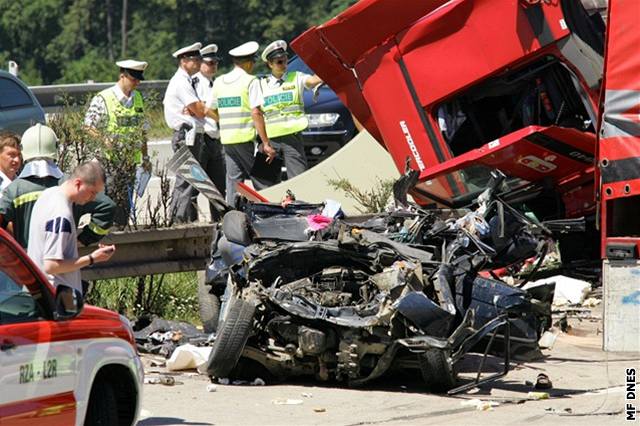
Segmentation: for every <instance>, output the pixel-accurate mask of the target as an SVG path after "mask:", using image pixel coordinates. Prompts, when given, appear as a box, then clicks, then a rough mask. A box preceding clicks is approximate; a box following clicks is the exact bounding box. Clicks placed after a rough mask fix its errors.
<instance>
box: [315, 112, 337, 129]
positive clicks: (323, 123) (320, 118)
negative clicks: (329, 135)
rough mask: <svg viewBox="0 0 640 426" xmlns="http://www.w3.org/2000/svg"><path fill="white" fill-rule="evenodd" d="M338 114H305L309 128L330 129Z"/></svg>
mask: <svg viewBox="0 0 640 426" xmlns="http://www.w3.org/2000/svg"><path fill="white" fill-rule="evenodd" d="M338 118H340V114H338V113H337V112H327V113H324V114H307V119H308V120H309V127H331V126H333V125H334V124H336V122H337V121H338Z"/></svg>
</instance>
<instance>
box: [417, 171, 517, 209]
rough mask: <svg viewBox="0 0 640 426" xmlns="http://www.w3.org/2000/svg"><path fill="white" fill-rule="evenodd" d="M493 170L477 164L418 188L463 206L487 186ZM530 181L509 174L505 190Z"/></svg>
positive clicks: (440, 198) (447, 201) (427, 193)
mask: <svg viewBox="0 0 640 426" xmlns="http://www.w3.org/2000/svg"><path fill="white" fill-rule="evenodd" d="M491 170H493V169H492V168H490V167H487V166H484V165H481V164H476V165H473V166H469V167H465V168H462V169H459V170H456V171H452V172H450V173H446V174H443V175H441V176H439V177H437V178H435V179H430V180H427V181H426V182H424V184H422V185H419V186H418V187H417V188H418V190H419V192H420V193H422V195H424V196H427V197H430V198H433V199H434V200H443V201H445V202H446V204H450V205H453V206H462V205H465V204H468V203H470V202H472V201H473V200H474V199H475V198H476V197H477V196H478V195H480V193H481V192H482V191H484V190H485V189H486V188H487V184H488V183H489V180H490V179H491ZM528 183H529V182H528V181H526V180H524V179H520V178H517V177H515V176H508V177H507V179H506V180H505V186H506V188H505V191H507V192H508V191H511V190H514V189H516V188H519V187H521V186H523V185H526V184H528Z"/></svg>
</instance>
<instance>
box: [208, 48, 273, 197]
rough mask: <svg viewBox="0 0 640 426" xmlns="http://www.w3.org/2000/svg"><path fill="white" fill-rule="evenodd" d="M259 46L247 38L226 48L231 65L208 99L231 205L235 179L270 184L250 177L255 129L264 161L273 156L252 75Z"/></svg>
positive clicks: (214, 83) (234, 191) (257, 88)
mask: <svg viewBox="0 0 640 426" xmlns="http://www.w3.org/2000/svg"><path fill="white" fill-rule="evenodd" d="M258 48H259V46H258V43H256V42H255V41H249V42H247V43H244V44H242V45H240V46H238V47H235V48H233V49H231V50H230V51H229V55H230V56H231V59H232V60H233V64H234V68H233V70H231V71H230V72H228V73H226V74H224V75H222V76H220V77H219V78H217V79H216V80H215V81H214V82H213V93H212V98H211V100H210V105H211V108H213V109H214V111H215V113H216V115H218V116H219V125H220V140H221V141H222V144H223V145H224V154H225V162H226V165H227V196H226V199H227V202H228V203H229V204H232V205H233V203H234V198H235V193H236V184H237V183H238V182H242V181H244V180H245V179H247V178H251V180H252V182H253V186H254V187H255V188H256V189H262V188H266V187H267V186H269V185H270V184H272V183H273V182H267V181H265V180H264V179H260V178H257V177H255V176H251V169H252V167H253V162H254V144H253V140H254V138H255V137H256V132H257V134H258V136H259V138H260V141H261V146H260V147H259V149H260V150H261V151H262V152H264V154H265V155H266V161H267V162H271V161H272V160H273V158H274V157H275V155H276V152H275V150H274V149H273V147H272V146H271V142H270V141H269V138H268V137H267V132H266V129H265V125H264V117H263V113H262V109H261V108H262V105H263V103H264V101H263V97H262V93H261V91H260V83H259V81H258V79H257V78H256V76H254V75H253V74H252V72H253V67H254V65H255V63H256V56H255V55H256V52H257V51H258Z"/></svg>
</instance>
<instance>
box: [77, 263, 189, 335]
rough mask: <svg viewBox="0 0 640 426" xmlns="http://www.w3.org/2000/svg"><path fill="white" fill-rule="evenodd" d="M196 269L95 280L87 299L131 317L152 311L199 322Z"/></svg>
mask: <svg viewBox="0 0 640 426" xmlns="http://www.w3.org/2000/svg"><path fill="white" fill-rule="evenodd" d="M197 288H198V284H197V277H196V273H195V272H180V273H174V274H164V275H153V276H146V277H136V278H118V279H113V280H100V281H96V282H95V283H94V285H93V288H91V290H90V291H89V294H88V295H87V302H88V303H90V304H92V305H95V306H100V307H103V308H107V309H111V310H113V311H117V312H120V313H121V314H123V315H125V316H127V317H128V318H135V317H139V316H141V315H147V314H153V315H158V316H159V317H162V318H164V319H168V320H177V321H186V322H190V323H192V324H196V325H199V324H200V317H199V314H198V295H197Z"/></svg>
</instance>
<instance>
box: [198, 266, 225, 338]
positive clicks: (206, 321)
mask: <svg viewBox="0 0 640 426" xmlns="http://www.w3.org/2000/svg"><path fill="white" fill-rule="evenodd" d="M205 278H206V275H205V273H204V272H203V271H199V272H198V308H199V310H200V320H201V321H202V328H203V330H204V332H205V333H215V332H216V331H217V330H218V317H219V316H220V299H219V298H218V296H216V295H215V294H212V293H211V292H210V288H209V286H208V285H206V284H205Z"/></svg>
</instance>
